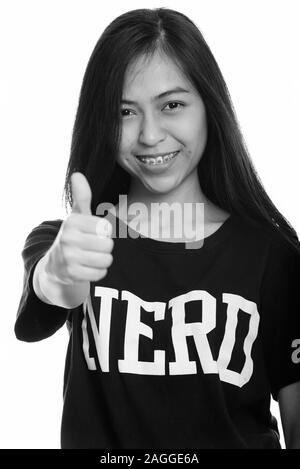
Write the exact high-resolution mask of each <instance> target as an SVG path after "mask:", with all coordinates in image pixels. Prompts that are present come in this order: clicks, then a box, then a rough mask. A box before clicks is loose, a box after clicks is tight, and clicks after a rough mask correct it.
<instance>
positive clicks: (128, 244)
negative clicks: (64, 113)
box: [15, 8, 300, 449]
mask: <svg viewBox="0 0 300 469" xmlns="http://www.w3.org/2000/svg"><path fill="white" fill-rule="evenodd" d="M65 195H66V200H67V201H68V203H69V205H70V206H71V209H72V210H71V213H69V214H68V216H67V217H66V219H65V220H64V221H63V220H52V221H44V222H43V223H41V224H40V225H39V226H37V227H35V228H34V229H33V230H32V232H31V233H30V234H29V235H28V237H27V239H26V242H25V246H24V250H23V252H22V255H23V259H24V266H25V275H24V290H23V294H22V297H21V301H20V305H19V310H18V316H17V321H16V325H15V333H16V336H17V337H18V339H20V340H25V341H37V340H41V339H45V338H46V337H49V336H50V335H52V334H53V333H55V332H56V331H57V330H58V329H59V328H60V327H62V326H63V325H64V324H65V323H66V324H67V326H68V329H69V332H70V341H69V346H68V352H67V359H66V365H65V376H64V410H63V417H62V429H61V445H62V448H172V449H176V448H180V449H182V448H280V447H281V445H280V442H279V436H278V427H277V422H276V420H275V418H274V417H273V416H272V415H271V413H270V398H271V396H273V398H274V399H276V400H277V401H278V402H279V406H280V412H281V419H282V425H283V430H284V435H285V442H286V446H287V448H300V419H299V415H300V363H299V362H300V358H299V355H300V353H299V347H300V319H299V318H300V301H299V294H298V290H299V285H300V256H299V253H300V247H299V240H298V237H297V234H296V232H295V230H294V229H293V227H292V226H291V225H290V224H289V223H288V222H287V220H286V219H285V218H284V217H283V215H282V214H281V213H280V212H279V211H278V210H277V208H276V207H275V206H274V204H273V203H272V201H271V200H270V198H269V197H268V195H267V194H266V192H265V190H264V188H263V186H262V184H261V182H260V181H259V178H258V176H257V175H256V172H255V170H254V167H253V164H252V163H251V160H250V157H249V155H248V153H247V149H246V147H245V143H244V141H243V138H242V135H241V133H240V130H239V126H238V123H237V119H236V116H235V113H234V110H233V106H232V103H231V100H230V96H229V93H228V90H227V87H226V84H225V82H224V79H223V77H222V74H221V72H220V70H219V68H218V65H217V63H216V61H215V59H214V57H213V55H212V53H211V51H210V49H209V47H208V45H207V44H206V42H205V40H204V38H203V36H202V35H201V33H200V31H199V29H198V28H197V27H196V25H195V24H194V23H193V22H192V21H191V20H190V19H189V18H187V17H186V16H185V15H183V14H181V13H179V12H177V11H173V10H170V9H167V8H158V9H151V10H150V9H139V10H134V11H129V12H128V13H125V14H123V15H121V16H119V17H118V18H116V19H115V20H114V21H113V22H112V23H111V24H110V25H109V26H108V27H107V28H106V29H105V31H104V32H103V34H102V35H101V37H100V39H99V41H98V42H97V44H96V46H95V48H94V51H93V53H92V55H91V58H90V60H89V63H88V66H87V69H86V72H85V75H84V79H83V84H82V89H81V93H80V100H79V105H78V110H77V115H76V121H75V125H74V132H73V138H72V148H71V156H70V160H69V164H68V168H67V174H66V183H65ZM120 195H122V196H126V197H125V198H124V197H123V199H122V201H121V202H120ZM124 201H125V203H124ZM103 204H110V207H111V209H110V210H107V212H106V213H103V211H102V208H103ZM157 204H158V206H159V207H160V208H162V211H161V213H159V212H157V211H156V212H155V211H153V210H152V209H153V207H154V206H155V207H157ZM173 204H175V205H173ZM176 204H177V205H176ZM173 206H174V207H176V208H175V209H174V213H173V218H168V217H167V215H168V213H169V211H168V209H170V208H171V207H173ZM136 207H139V210H138V211H137V210H136ZM193 207H201V208H202V209H203V210H200V211H197V210H196V211H194V210H190V208H193ZM117 209H119V211H118V210H117ZM161 214H162V216H160V215H161ZM99 215H100V216H99ZM175 225H176V226H177V227H178V228H180V227H181V228H182V227H183V228H184V230H183V232H181V235H180V237H178V236H174V234H172V233H173V232H172V230H171V231H169V229H170V228H174V227H175ZM195 227H197V229H196V231H195ZM124 228H125V233H126V236H120V230H123V232H124ZM153 230H154V232H155V233H159V234H158V235H155V234H153ZM193 230H194V231H193ZM187 232H189V233H191V232H192V233H193V232H195V236H194V237H193V238H191V237H189V236H187V235H186V233H187ZM170 233H171V234H170ZM197 243H198V244H197Z"/></svg>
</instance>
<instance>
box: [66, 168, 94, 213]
mask: <svg viewBox="0 0 300 469" xmlns="http://www.w3.org/2000/svg"><path fill="white" fill-rule="evenodd" d="M71 190H72V199H73V205H72V213H83V214H86V215H91V214H92V212H91V202H92V191H91V188H90V185H89V183H88V180H87V178H86V177H85V176H84V174H82V173H79V172H75V173H73V174H72V175H71Z"/></svg>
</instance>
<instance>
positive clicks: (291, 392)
mask: <svg viewBox="0 0 300 469" xmlns="http://www.w3.org/2000/svg"><path fill="white" fill-rule="evenodd" d="M278 403H279V409H280V416H281V422H282V428H283V433H284V439H285V444H286V449H300V381H298V382H296V383H293V384H290V385H288V386H284V387H283V388H281V389H280V390H279V393H278Z"/></svg>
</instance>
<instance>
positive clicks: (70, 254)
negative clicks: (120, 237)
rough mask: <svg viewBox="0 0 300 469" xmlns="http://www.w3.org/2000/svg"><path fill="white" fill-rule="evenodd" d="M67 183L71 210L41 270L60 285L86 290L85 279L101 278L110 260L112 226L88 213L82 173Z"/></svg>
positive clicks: (88, 191)
mask: <svg viewBox="0 0 300 469" xmlns="http://www.w3.org/2000/svg"><path fill="white" fill-rule="evenodd" d="M71 186H72V199H73V205H72V213H71V214H70V215H69V216H68V218H67V219H66V220H64V221H63V223H62V225H61V227H60V230H59V232H58V235H57V237H56V239H55V241H54V243H53V245H52V246H51V248H50V249H49V251H48V252H47V263H46V267H45V269H46V271H47V273H48V274H50V275H52V276H53V277H54V278H56V279H57V281H58V282H60V283H61V284H66V285H73V284H74V283H77V282H81V283H82V285H83V283H84V285H85V292H86V293H87V292H88V291H89V287H90V284H89V282H91V281H98V280H101V279H102V278H104V277H105V276H106V274H107V270H108V268H109V267H110V265H111V264H112V262H113V256H112V254H111V252H112V249H113V245H114V242H113V240H112V238H111V235H112V226H111V224H110V223H109V221H108V220H106V219H104V218H99V217H97V216H94V215H92V213H91V201H92V191H91V188H90V186H89V183H88V180H87V179H86V177H85V176H84V175H83V174H82V173H79V172H76V173H73V174H72V176H71ZM82 285H81V287H82Z"/></svg>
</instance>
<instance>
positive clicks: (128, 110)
mask: <svg viewBox="0 0 300 469" xmlns="http://www.w3.org/2000/svg"><path fill="white" fill-rule="evenodd" d="M130 112H133V111H131V109H127V108H124V109H121V117H128V116H130V115H131V114H129V113H130Z"/></svg>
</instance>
